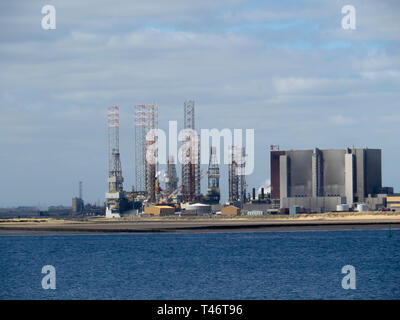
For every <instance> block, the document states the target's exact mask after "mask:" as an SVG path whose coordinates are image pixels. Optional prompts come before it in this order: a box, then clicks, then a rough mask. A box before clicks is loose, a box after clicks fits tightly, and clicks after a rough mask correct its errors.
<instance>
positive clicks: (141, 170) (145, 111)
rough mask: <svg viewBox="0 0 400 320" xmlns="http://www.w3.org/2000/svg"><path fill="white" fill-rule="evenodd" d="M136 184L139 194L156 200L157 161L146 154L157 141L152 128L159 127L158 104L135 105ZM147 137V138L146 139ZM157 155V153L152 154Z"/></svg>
mask: <svg viewBox="0 0 400 320" xmlns="http://www.w3.org/2000/svg"><path fill="white" fill-rule="evenodd" d="M134 117H135V184H136V188H135V189H136V191H137V193H138V194H142V195H144V196H145V197H146V198H147V200H148V201H149V202H153V203H154V202H155V201H156V171H157V163H155V161H148V160H147V157H146V154H147V152H148V150H149V148H150V147H151V146H152V145H153V144H154V143H155V142H156V136H155V134H154V132H150V130H152V129H157V128H158V106H157V105H156V104H148V105H144V104H140V105H136V106H135V115H134ZM146 137H147V139H146ZM151 156H156V155H151Z"/></svg>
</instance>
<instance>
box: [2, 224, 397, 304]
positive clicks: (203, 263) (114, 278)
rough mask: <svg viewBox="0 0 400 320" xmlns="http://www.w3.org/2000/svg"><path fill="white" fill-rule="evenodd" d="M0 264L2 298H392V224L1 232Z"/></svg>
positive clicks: (394, 253) (394, 270)
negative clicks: (46, 283) (347, 279)
mask: <svg viewBox="0 0 400 320" xmlns="http://www.w3.org/2000/svg"><path fill="white" fill-rule="evenodd" d="M44 265H53V266H54V267H55V269H56V289H55V290H44V289H42V285H41V281H42V278H43V277H44V276H45V275H44V274H42V273H41V271H42V267H43V266H44ZM345 265H352V266H354V267H355V269H356V289H355V290H344V289H343V288H342V285H341V282H342V279H343V277H344V276H345V274H342V273H341V269H342V267H343V266H345ZM0 266H1V275H0V299H211V300H214V299H399V298H400V230H393V231H392V237H391V238H389V237H388V231H387V230H386V231H385V230H358V231H298V232H254V233H202V234H110V235H41V236H34V235H25V236H23V235H15V236H0Z"/></svg>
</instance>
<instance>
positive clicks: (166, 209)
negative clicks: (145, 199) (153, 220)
mask: <svg viewBox="0 0 400 320" xmlns="http://www.w3.org/2000/svg"><path fill="white" fill-rule="evenodd" d="M144 213H145V214H151V215H153V216H169V215H173V214H174V213H175V208H173V207H170V206H151V207H145V208H144Z"/></svg>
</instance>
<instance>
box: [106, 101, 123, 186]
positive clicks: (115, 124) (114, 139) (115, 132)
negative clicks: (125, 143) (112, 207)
mask: <svg viewBox="0 0 400 320" xmlns="http://www.w3.org/2000/svg"><path fill="white" fill-rule="evenodd" d="M123 181H124V179H123V177H122V169H121V159H120V153H119V108H118V107H117V106H111V107H108V191H109V192H110V193H113V192H122V189H123Z"/></svg>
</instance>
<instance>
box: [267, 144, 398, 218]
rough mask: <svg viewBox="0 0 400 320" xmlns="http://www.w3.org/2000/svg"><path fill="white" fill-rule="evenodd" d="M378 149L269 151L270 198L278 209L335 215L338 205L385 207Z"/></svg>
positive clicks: (389, 189) (380, 156)
mask: <svg viewBox="0 0 400 320" xmlns="http://www.w3.org/2000/svg"><path fill="white" fill-rule="evenodd" d="M391 192H393V189H391V188H382V152H381V150H380V149H354V148H353V149H350V148H348V149H342V150H320V149H314V150H290V151H281V150H271V198H272V199H280V206H281V208H290V207H291V206H301V207H303V208H305V209H307V211H310V212H325V211H335V210H336V208H337V205H342V204H343V205H348V206H349V208H352V207H354V206H355V205H356V204H360V203H365V204H367V205H368V207H369V208H370V209H371V210H375V209H378V208H379V207H381V206H382V207H384V206H385V205H386V204H385V203H384V201H385V197H384V196H383V194H385V195H387V194H388V193H391Z"/></svg>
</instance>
